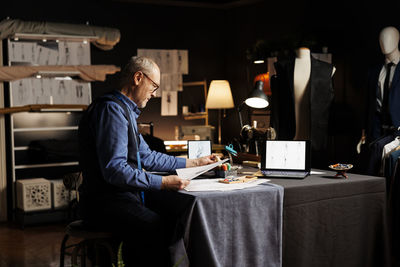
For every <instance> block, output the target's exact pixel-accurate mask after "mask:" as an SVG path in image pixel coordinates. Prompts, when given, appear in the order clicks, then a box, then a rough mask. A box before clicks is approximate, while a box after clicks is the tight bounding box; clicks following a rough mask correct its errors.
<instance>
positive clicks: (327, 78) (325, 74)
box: [271, 57, 334, 151]
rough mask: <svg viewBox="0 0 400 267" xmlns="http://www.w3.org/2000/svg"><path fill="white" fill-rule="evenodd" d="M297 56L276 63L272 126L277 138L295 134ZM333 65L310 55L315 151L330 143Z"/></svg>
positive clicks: (311, 130) (284, 138)
mask: <svg viewBox="0 0 400 267" xmlns="http://www.w3.org/2000/svg"><path fill="white" fill-rule="evenodd" d="M294 65H295V58H293V59H290V60H282V61H278V62H276V63H275V69H276V77H274V78H273V79H272V81H271V90H272V99H271V100H272V101H271V116H272V126H273V127H274V128H275V130H276V132H277V139H280V140H293V138H294V137H295V134H296V119H295V103H294V84H293V82H294V80H293V79H294ZM332 72H333V65H331V64H329V63H326V62H323V61H320V60H317V59H315V58H313V57H311V74H310V80H309V83H308V86H309V88H308V89H309V90H310V94H309V95H310V116H311V118H310V127H311V129H310V139H311V149H312V150H313V151H324V150H326V149H327V143H328V120H329V111H330V106H331V103H332V100H333V96H334V93H333V86H332Z"/></svg>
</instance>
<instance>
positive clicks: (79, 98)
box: [69, 80, 90, 105]
mask: <svg viewBox="0 0 400 267" xmlns="http://www.w3.org/2000/svg"><path fill="white" fill-rule="evenodd" d="M70 84H71V87H70V89H71V90H72V94H71V101H72V102H71V103H69V104H77V105H89V104H90V97H89V93H90V83H88V82H81V81H76V80H72V81H70Z"/></svg>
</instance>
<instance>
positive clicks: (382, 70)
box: [357, 26, 400, 153]
mask: <svg viewBox="0 0 400 267" xmlns="http://www.w3.org/2000/svg"><path fill="white" fill-rule="evenodd" d="M399 36H400V35H399V31H398V30H397V29H396V28H395V27H392V26H389V27H386V28H383V29H382V30H381V32H380V34H379V45H380V48H381V51H382V54H383V55H384V56H385V60H384V63H385V64H380V65H379V66H376V67H375V68H374V69H373V70H371V71H370V73H369V75H368V76H369V79H368V80H369V83H368V97H369V99H368V103H367V104H368V108H367V113H368V115H367V120H366V123H365V128H364V129H363V130H362V133H361V139H360V142H359V143H358V145H357V151H358V152H359V153H360V147H361V144H364V143H365V142H366V140H367V139H368V142H371V141H373V140H375V139H377V138H379V137H380V136H382V135H384V134H385V129H384V128H387V127H385V126H384V125H387V124H390V125H387V126H394V127H396V128H397V127H399V126H400V115H399V114H400V112H399V110H400V100H399V97H400V84H399V83H398V76H399V75H400V73H399V72H400V69H399V68H398V66H399V65H400V64H398V63H399V61H400V51H399V48H398V45H399ZM388 63H394V65H393V66H392V67H391V68H390V77H389V88H390V89H389V94H388V106H389V110H388V112H389V116H390V118H389V119H386V121H385V122H383V121H382V118H381V114H380V112H377V111H376V110H379V105H380V104H379V102H383V98H384V89H383V88H384V82H385V78H386V73H387V71H388V67H387V66H386V64H388ZM379 97H380V99H381V100H379Z"/></svg>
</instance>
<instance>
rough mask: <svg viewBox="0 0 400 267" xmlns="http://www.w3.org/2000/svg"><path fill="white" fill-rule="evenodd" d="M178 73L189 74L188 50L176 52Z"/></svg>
mask: <svg viewBox="0 0 400 267" xmlns="http://www.w3.org/2000/svg"><path fill="white" fill-rule="evenodd" d="M177 57H178V61H177V62H178V67H177V69H178V73H182V74H189V52H188V50H178V51H177Z"/></svg>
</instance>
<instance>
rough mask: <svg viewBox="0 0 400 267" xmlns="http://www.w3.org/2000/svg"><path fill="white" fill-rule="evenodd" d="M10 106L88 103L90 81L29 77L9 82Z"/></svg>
mask: <svg viewBox="0 0 400 267" xmlns="http://www.w3.org/2000/svg"><path fill="white" fill-rule="evenodd" d="M10 89H11V96H12V98H11V106H24V105H31V104H77V105H89V104H90V83H88V82H81V81H79V80H56V79H49V78H42V79H37V78H29V79H20V80H17V81H12V82H10Z"/></svg>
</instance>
